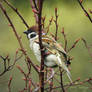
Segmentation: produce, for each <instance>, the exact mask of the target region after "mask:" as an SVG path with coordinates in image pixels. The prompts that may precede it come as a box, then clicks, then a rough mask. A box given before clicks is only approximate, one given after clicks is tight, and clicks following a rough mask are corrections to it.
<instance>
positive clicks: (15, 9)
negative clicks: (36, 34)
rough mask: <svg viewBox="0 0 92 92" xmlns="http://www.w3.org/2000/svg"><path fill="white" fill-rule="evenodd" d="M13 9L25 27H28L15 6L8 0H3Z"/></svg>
mask: <svg viewBox="0 0 92 92" xmlns="http://www.w3.org/2000/svg"><path fill="white" fill-rule="evenodd" d="M3 1H4V2H5V3H6V4H7V5H8V6H9V7H10V8H11V9H12V10H13V11H15V12H16V14H17V15H18V16H19V17H20V19H21V20H22V21H23V23H24V24H25V26H26V27H27V28H29V26H28V24H27V22H26V21H25V20H24V18H23V16H22V15H21V14H20V12H19V11H18V10H17V8H15V7H14V6H13V5H12V4H11V3H10V2H8V1H7V0H3Z"/></svg>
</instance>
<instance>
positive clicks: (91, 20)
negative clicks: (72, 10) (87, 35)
mask: <svg viewBox="0 0 92 92" xmlns="http://www.w3.org/2000/svg"><path fill="white" fill-rule="evenodd" d="M77 1H78V3H79V5H80V6H81V8H82V10H83V11H84V12H85V14H86V16H87V17H88V19H89V20H90V22H91V23H92V18H91V17H90V15H89V14H88V12H87V11H86V9H85V8H84V7H83V5H82V2H80V0H77Z"/></svg>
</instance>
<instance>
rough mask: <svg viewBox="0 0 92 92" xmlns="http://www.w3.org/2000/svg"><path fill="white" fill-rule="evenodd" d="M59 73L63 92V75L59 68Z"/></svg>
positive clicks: (63, 91)
mask: <svg viewBox="0 0 92 92" xmlns="http://www.w3.org/2000/svg"><path fill="white" fill-rule="evenodd" d="M59 71H60V80H61V88H62V92H65V89H64V85H63V74H62V71H61V68H60V67H59Z"/></svg>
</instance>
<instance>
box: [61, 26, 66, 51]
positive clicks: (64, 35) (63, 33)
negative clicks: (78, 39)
mask: <svg viewBox="0 0 92 92" xmlns="http://www.w3.org/2000/svg"><path fill="white" fill-rule="evenodd" d="M61 33H62V35H63V37H64V42H65V45H64V50H65V51H66V52H67V38H66V34H65V32H64V27H63V28H62V31H61Z"/></svg>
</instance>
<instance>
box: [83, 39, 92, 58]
mask: <svg viewBox="0 0 92 92" xmlns="http://www.w3.org/2000/svg"><path fill="white" fill-rule="evenodd" d="M81 40H82V41H83V43H84V45H85V47H86V48H87V49H88V53H89V55H90V56H91V58H92V53H91V50H90V48H89V46H88V44H87V41H86V40H85V39H84V38H81Z"/></svg>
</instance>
